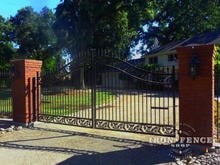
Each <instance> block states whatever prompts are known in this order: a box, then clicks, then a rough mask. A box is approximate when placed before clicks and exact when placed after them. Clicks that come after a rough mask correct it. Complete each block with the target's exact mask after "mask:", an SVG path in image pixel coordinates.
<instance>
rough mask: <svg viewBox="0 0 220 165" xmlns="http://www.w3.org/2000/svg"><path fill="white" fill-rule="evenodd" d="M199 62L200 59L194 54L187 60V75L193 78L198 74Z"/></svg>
mask: <svg viewBox="0 0 220 165" xmlns="http://www.w3.org/2000/svg"><path fill="white" fill-rule="evenodd" d="M199 64H200V61H199V59H198V57H197V56H196V55H195V54H194V55H193V56H192V58H191V60H190V62H189V75H190V77H191V78H192V79H193V80H194V79H195V78H196V76H198V75H199Z"/></svg>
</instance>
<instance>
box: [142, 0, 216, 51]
mask: <svg viewBox="0 0 220 165" xmlns="http://www.w3.org/2000/svg"><path fill="white" fill-rule="evenodd" d="M154 8H155V11H156V15H155V18H154V19H153V20H152V21H151V22H149V23H148V24H147V27H148V29H147V30H145V31H143V32H142V33H141V34H140V36H139V37H140V39H142V41H143V42H144V45H147V46H148V48H151V46H152V44H153V41H154V39H155V38H157V39H158V40H159V43H160V45H164V44H166V43H168V42H171V41H177V40H181V39H186V38H189V37H192V36H195V35H197V34H200V33H204V32H208V31H213V30H216V29H219V28H220V21H219V20H220V4H219V0H194V1H191V0H164V1H161V0H155V1H154Z"/></svg>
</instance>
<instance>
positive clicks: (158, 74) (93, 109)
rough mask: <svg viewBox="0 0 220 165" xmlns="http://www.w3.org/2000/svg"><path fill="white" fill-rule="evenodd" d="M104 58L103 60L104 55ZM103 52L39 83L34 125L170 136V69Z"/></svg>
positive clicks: (172, 115)
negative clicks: (39, 93)
mask: <svg viewBox="0 0 220 165" xmlns="http://www.w3.org/2000/svg"><path fill="white" fill-rule="evenodd" d="M103 54H104V55H103ZM142 64H143V59H137V60H128V61H123V60H120V59H119V58H116V57H114V56H110V55H106V54H105V53H103V52H99V53H96V55H94V54H91V53H85V54H80V56H78V58H76V59H74V60H73V61H72V62H71V63H68V64H67V65H65V66H64V67H62V68H60V69H58V70H56V71H53V72H50V73H44V74H43V75H42V76H41V77H40V78H41V107H40V110H39V113H38V115H37V116H38V120H39V121H42V122H52V123H60V124H68V125H74V126H82V127H89V128H97V129H107V130H117V131H127V132H136V133H144V134H157V135H164V136H175V132H176V131H175V130H176V115H177V113H176V111H177V104H178V98H177V92H176V91H177V90H176V73H175V68H174V67H171V68H167V67H166V68H164V67H163V68H162V67H155V68H147V69H146V68H145V69H143V68H144V67H142Z"/></svg>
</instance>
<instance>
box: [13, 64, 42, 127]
mask: <svg viewBox="0 0 220 165" xmlns="http://www.w3.org/2000/svg"><path fill="white" fill-rule="evenodd" d="M11 63H12V65H13V66H14V68H15V71H16V76H15V78H14V79H13V81H12V97H13V98H12V101H13V121H14V122H18V123H24V124H28V123H30V122H32V121H33V100H32V97H33V96H32V92H33V89H32V78H33V77H36V75H37V72H40V71H41V66H42V61H37V60H15V61H12V62H11Z"/></svg>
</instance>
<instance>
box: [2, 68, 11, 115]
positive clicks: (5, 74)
mask: <svg viewBox="0 0 220 165" xmlns="http://www.w3.org/2000/svg"><path fill="white" fill-rule="evenodd" d="M10 75H11V72H10V71H9V70H0V118H12V110H13V108H12V95H11V79H10Z"/></svg>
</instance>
